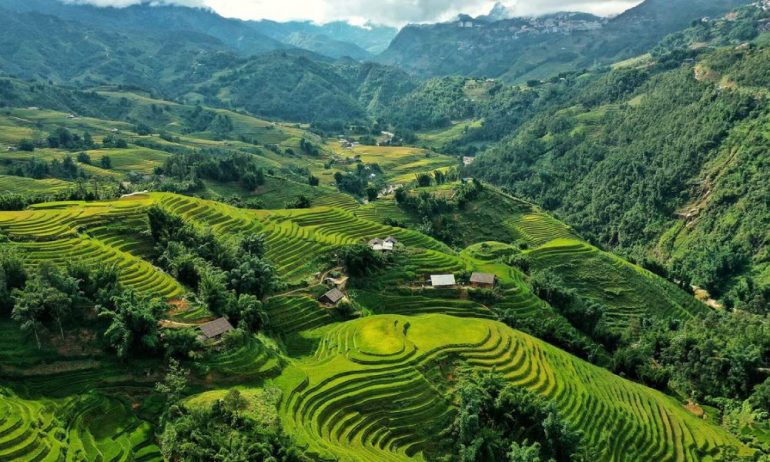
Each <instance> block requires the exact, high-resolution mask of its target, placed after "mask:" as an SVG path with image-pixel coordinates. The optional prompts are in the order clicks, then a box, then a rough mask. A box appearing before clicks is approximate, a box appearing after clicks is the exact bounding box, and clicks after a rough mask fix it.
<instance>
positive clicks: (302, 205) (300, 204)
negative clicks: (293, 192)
mask: <svg viewBox="0 0 770 462" xmlns="http://www.w3.org/2000/svg"><path fill="white" fill-rule="evenodd" d="M311 205H313V204H312V202H311V201H310V198H309V197H307V196H305V195H304V194H300V195H299V196H297V199H295V200H294V202H287V203H286V208H287V209H309V208H310V206H311Z"/></svg>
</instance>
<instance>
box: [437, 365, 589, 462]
mask: <svg viewBox="0 0 770 462" xmlns="http://www.w3.org/2000/svg"><path fill="white" fill-rule="evenodd" d="M456 393H457V400H458V403H459V404H458V408H459V409H458V413H457V414H456V417H455V420H454V423H453V424H452V427H451V433H452V436H453V438H454V444H455V450H456V451H457V454H458V455H459V457H458V459H459V460H460V461H463V462H476V461H505V460H514V461H537V460H554V461H558V462H568V461H578V460H595V458H593V459H592V458H585V457H583V456H582V455H581V452H580V451H581V448H580V433H577V432H575V431H572V430H571V429H570V428H569V427H568V426H567V424H566V423H565V422H564V421H563V420H562V419H561V418H560V416H559V414H558V412H557V411H556V409H555V407H554V406H553V405H552V404H549V403H547V402H546V401H545V400H543V398H541V397H540V396H538V395H536V394H534V393H532V392H530V391H528V390H526V389H524V388H520V387H516V386H513V385H511V384H510V383H508V382H507V381H506V380H505V379H504V378H502V377H500V376H498V375H495V374H493V373H476V372H468V371H463V372H462V374H461V376H460V381H459V384H458V387H457V392H456Z"/></svg>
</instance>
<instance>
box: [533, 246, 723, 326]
mask: <svg viewBox="0 0 770 462" xmlns="http://www.w3.org/2000/svg"><path fill="white" fill-rule="evenodd" d="M529 254H530V256H531V257H532V259H533V262H534V265H535V267H536V268H539V269H549V270H552V271H554V272H556V273H557V274H559V275H560V276H562V279H563V280H564V282H565V283H566V284H567V286H568V287H571V288H574V289H575V290H577V291H578V293H579V294H581V295H582V296H584V297H586V298H589V299H593V300H596V301H598V302H601V303H603V304H604V305H605V306H607V307H608V308H609V309H610V310H609V312H607V313H606V316H607V318H608V321H609V324H610V325H614V326H616V327H620V328H622V327H625V326H627V325H628V323H629V322H630V320H631V319H634V318H641V317H649V316H653V317H657V318H662V319H688V318H691V317H694V316H698V315H705V314H706V313H707V311H708V309H707V307H706V306H705V305H703V304H702V303H700V302H698V301H697V300H695V299H694V298H692V297H690V296H688V295H687V294H686V293H684V292H683V291H681V290H680V289H679V288H678V287H676V286H675V285H674V284H672V283H670V282H668V281H666V280H664V279H662V278H660V277H658V276H656V275H654V274H652V273H650V272H649V271H646V270H644V269H642V268H639V267H637V266H634V265H631V264H630V263H628V262H625V261H623V260H621V259H619V258H617V257H614V256H612V255H610V254H608V253H605V252H602V251H600V250H599V249H597V248H595V247H593V246H591V245H589V244H587V243H585V242H582V241H576V240H572V239H557V240H554V241H551V242H549V243H548V244H546V245H543V246H541V247H538V248H536V249H534V250H532V251H531V252H530V253H529Z"/></svg>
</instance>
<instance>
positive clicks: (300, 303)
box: [265, 295, 333, 334]
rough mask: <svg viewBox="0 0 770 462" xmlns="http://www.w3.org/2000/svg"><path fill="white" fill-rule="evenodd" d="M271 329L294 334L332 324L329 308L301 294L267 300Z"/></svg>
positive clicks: (278, 332) (276, 331)
mask: <svg viewBox="0 0 770 462" xmlns="http://www.w3.org/2000/svg"><path fill="white" fill-rule="evenodd" d="M265 309H266V310H267V314H268V320H269V326H268V327H269V329H270V330H271V331H273V332H275V333H277V334H292V333H294V332H300V331H303V330H308V329H313V328H315V327H319V326H323V325H326V324H330V323H331V322H332V321H333V320H332V317H331V315H330V314H329V313H328V311H327V309H326V308H324V307H323V306H321V305H320V304H319V303H318V302H317V301H316V300H314V299H312V298H310V297H306V296H301V295H292V296H279V297H273V298H271V299H269V300H268V301H267V304H266V306H265Z"/></svg>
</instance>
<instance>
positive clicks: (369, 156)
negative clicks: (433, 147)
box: [326, 141, 458, 184]
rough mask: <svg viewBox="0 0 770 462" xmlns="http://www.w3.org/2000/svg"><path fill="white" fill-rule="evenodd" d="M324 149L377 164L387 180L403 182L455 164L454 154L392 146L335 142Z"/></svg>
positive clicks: (456, 162) (344, 156) (408, 181)
mask: <svg viewBox="0 0 770 462" xmlns="http://www.w3.org/2000/svg"><path fill="white" fill-rule="evenodd" d="M326 146H327V148H328V149H330V150H331V151H332V152H333V153H334V154H336V155H338V156H340V157H342V158H360V159H361V161H362V162H364V163H366V164H378V165H379V166H380V167H381V168H382V170H383V171H384V172H385V177H386V178H387V180H388V182H389V183H394V184H404V183H410V182H412V181H414V179H415V175H416V174H418V173H422V172H430V171H433V170H438V169H446V168H448V167H452V166H456V165H458V160H457V158H455V157H450V156H446V155H443V154H437V153H434V152H431V151H427V150H424V149H419V148H413V147H400V146H398V147H396V146H393V147H392V146H356V147H354V148H352V149H345V148H342V147H341V146H340V145H339V143H338V142H336V141H332V142H330V143H328V144H327V145H326Z"/></svg>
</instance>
